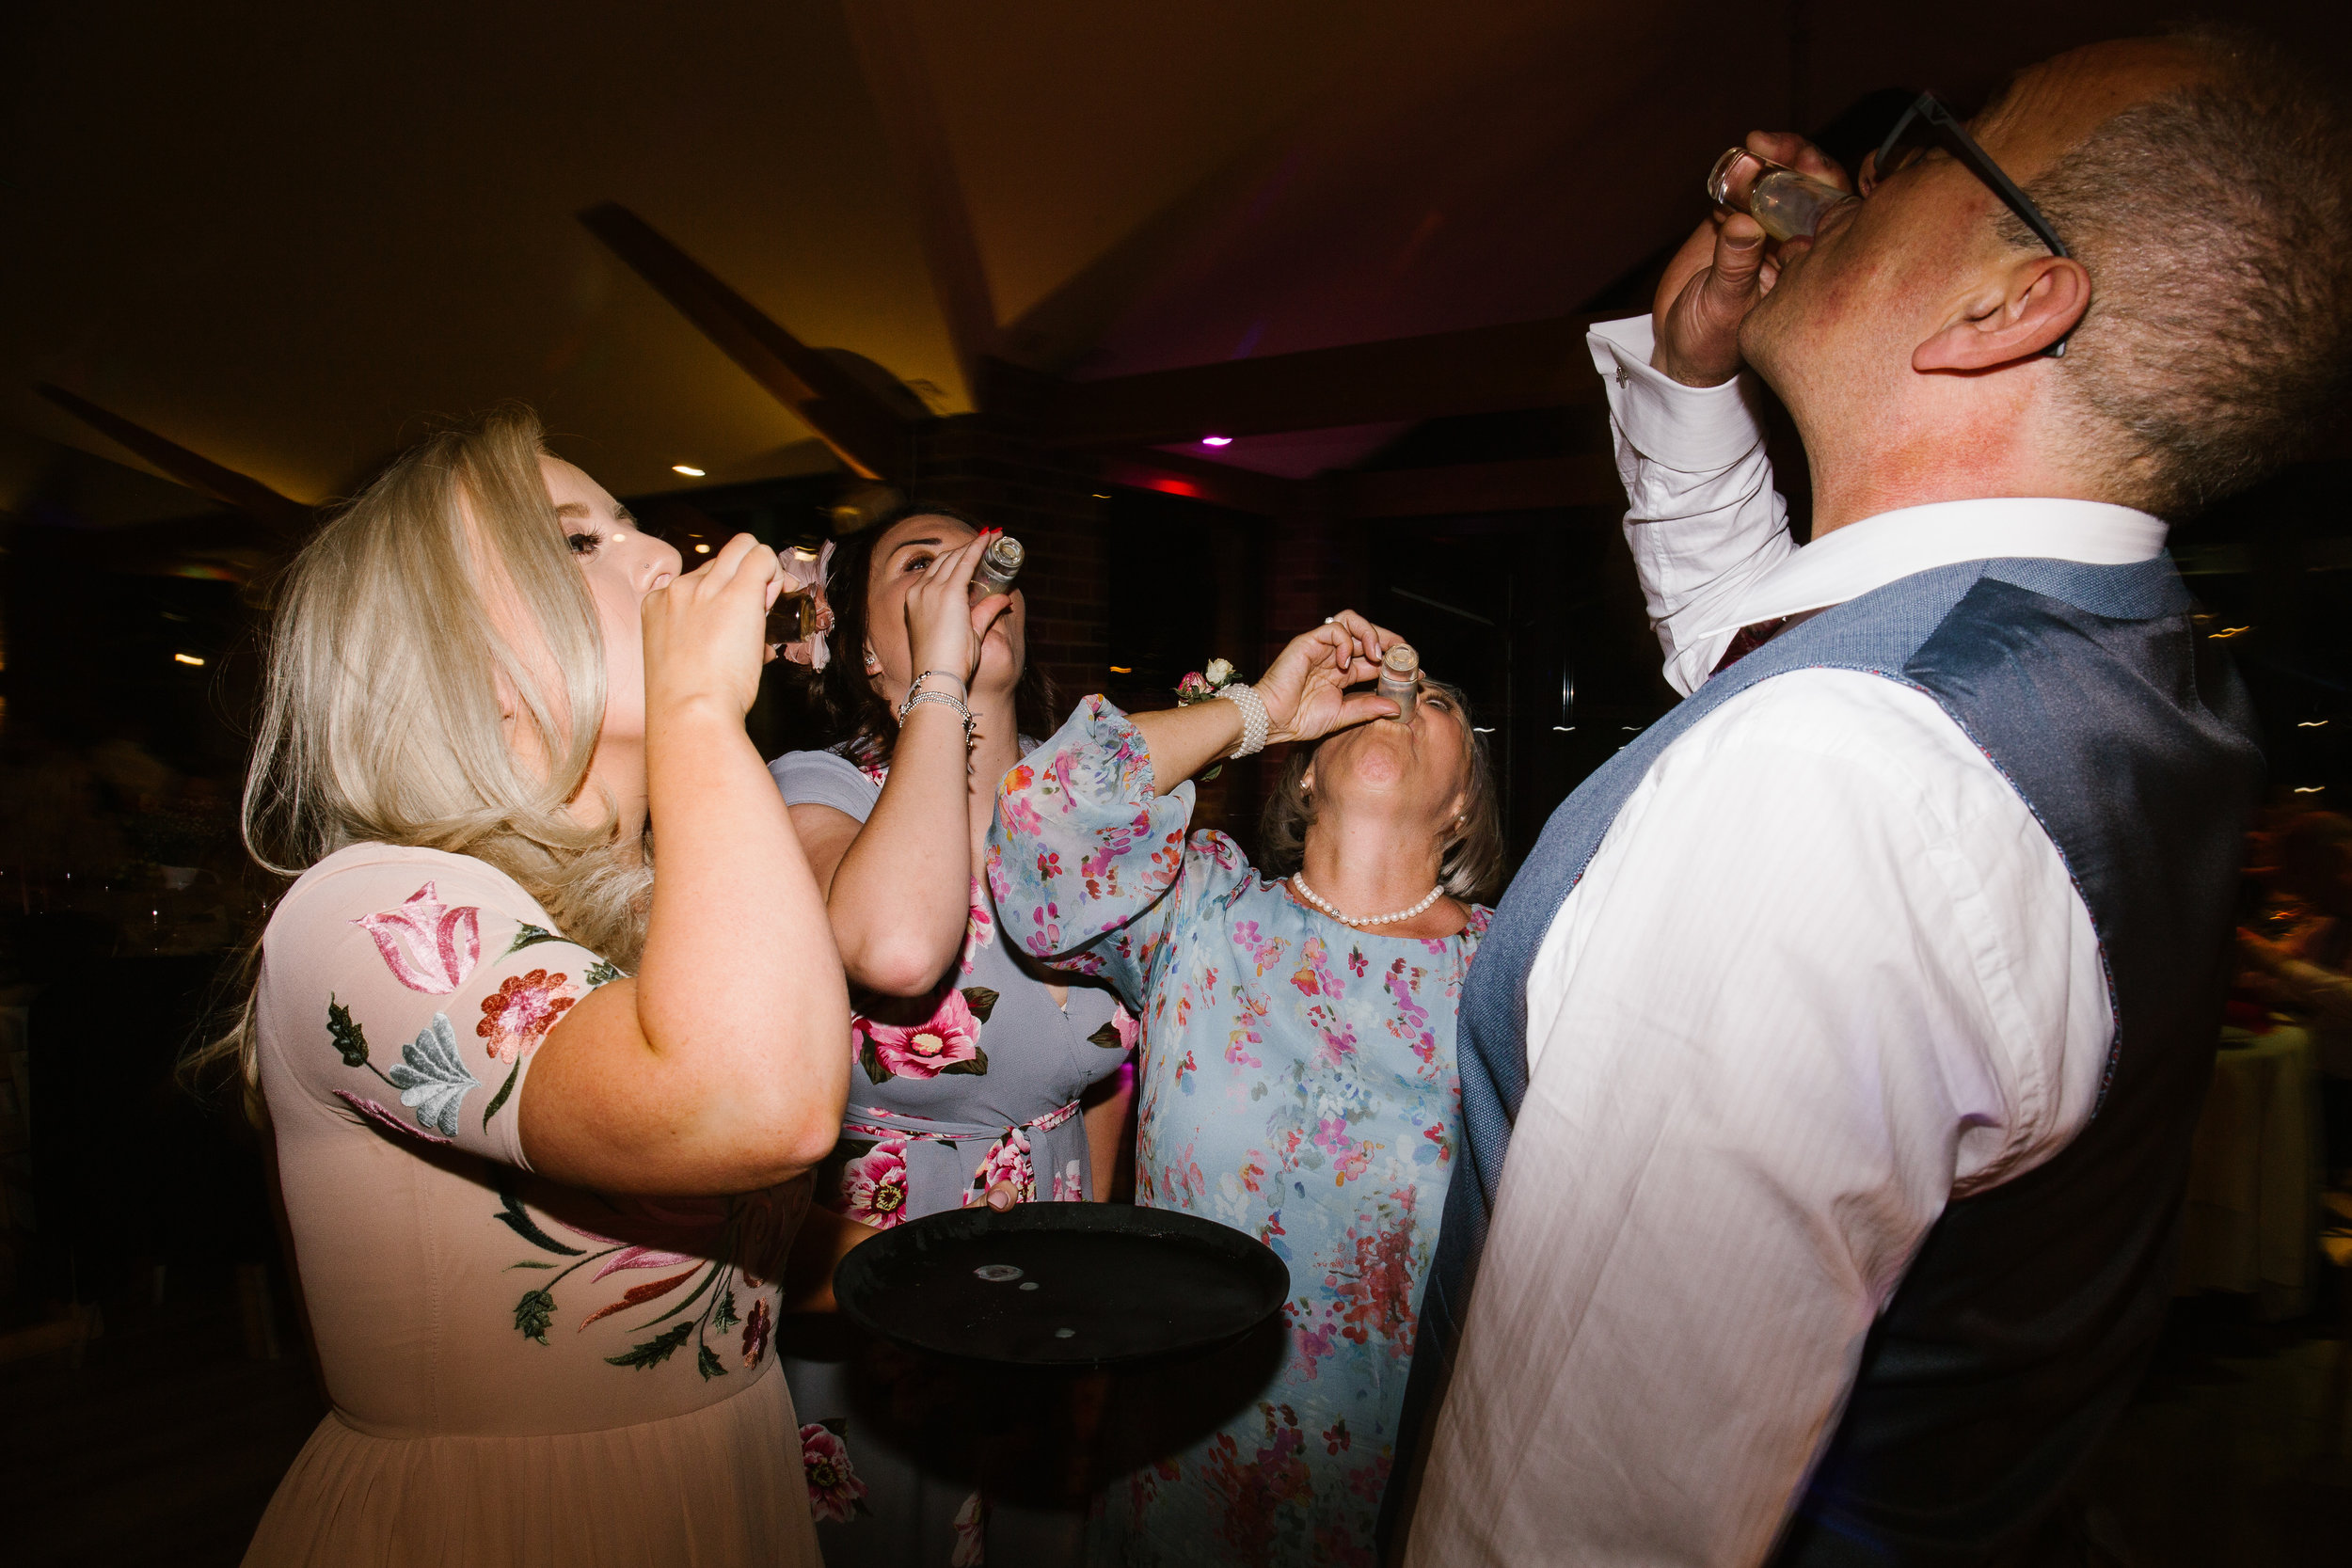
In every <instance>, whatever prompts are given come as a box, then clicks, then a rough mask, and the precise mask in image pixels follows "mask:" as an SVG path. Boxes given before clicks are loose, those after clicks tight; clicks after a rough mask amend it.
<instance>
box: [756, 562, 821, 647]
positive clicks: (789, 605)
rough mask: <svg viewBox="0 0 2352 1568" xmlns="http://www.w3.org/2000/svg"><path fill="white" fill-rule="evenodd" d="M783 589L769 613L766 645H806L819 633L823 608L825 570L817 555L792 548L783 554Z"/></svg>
mask: <svg viewBox="0 0 2352 1568" xmlns="http://www.w3.org/2000/svg"><path fill="white" fill-rule="evenodd" d="M784 571H785V578H786V586H785V590H784V592H783V593H781V594H777V595H776V602H775V604H774V605H773V606H772V607H771V608H770V610H769V611H768V645H769V646H770V647H771V648H782V647H785V646H787V645H788V644H791V643H794V642H805V641H808V640H809V639H810V638H811V637H813V636H815V635H816V633H817V631H818V617H819V613H820V612H821V611H822V610H823V609H824V600H823V599H822V597H820V594H822V592H823V589H824V581H823V578H824V568H823V566H822V565H821V564H819V557H818V552H817V551H815V550H812V549H810V548H809V547H808V546H805V545H794V546H790V547H789V548H787V550H786V551H785V552H784Z"/></svg>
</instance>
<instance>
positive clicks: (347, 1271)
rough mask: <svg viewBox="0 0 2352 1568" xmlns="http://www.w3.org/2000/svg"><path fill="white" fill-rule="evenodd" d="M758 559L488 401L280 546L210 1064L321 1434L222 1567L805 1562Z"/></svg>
mask: <svg viewBox="0 0 2352 1568" xmlns="http://www.w3.org/2000/svg"><path fill="white" fill-rule="evenodd" d="M777 572H778V569H777V563H776V560H775V557H774V556H773V555H772V554H771V552H770V551H768V550H767V549H765V548H763V547H761V546H758V545H757V544H755V542H754V541H752V540H751V539H750V538H748V537H739V538H736V539H734V540H732V541H730V542H729V543H728V544H727V545H726V546H724V547H723V549H721V550H720V552H719V553H718V554H717V555H716V556H714V557H713V558H712V559H711V561H710V562H709V563H708V564H707V565H705V566H703V567H702V568H701V569H700V570H698V571H696V572H693V573H691V574H684V573H683V572H682V568H681V563H680V562H679V559H678V555H677V552H676V551H675V550H674V549H672V548H671V547H670V546H667V545H665V544H662V543H660V541H658V540H655V539H651V538H648V537H646V536H645V535H644V533H642V532H640V531H638V529H637V527H636V524H635V522H634V520H633V519H632V518H631V517H630V516H629V515H628V512H627V511H626V510H625V509H624V508H622V507H620V506H619V505H618V504H617V503H615V502H614V501H613V499H612V497H611V496H609V495H607V494H606V493H605V492H604V491H603V490H602V489H601V488H600V487H598V486H597V484H596V482H595V481H593V480H591V479H590V478H589V477H588V476H587V475H586V474H584V473H582V472H580V469H578V468H576V467H572V466H571V465H569V464H566V463H562V462H559V461H557V460H556V459H554V458H552V457H550V456H548V454H547V453H546V452H545V451H543V450H542V448H541V446H540V439H539V430H538V426H537V424H536V422H535V421H533V420H531V419H530V418H529V417H528V416H526V415H521V414H513V413H509V414H503V415H499V416H494V417H492V418H491V419H489V420H485V421H483V422H482V423H480V424H478V425H476V426H474V427H471V428H469V429H465V430H458V431H453V432H450V433H447V434H444V435H441V436H436V437H435V438H433V439H432V440H430V441H428V442H426V443H425V444H424V445H423V446H422V447H421V448H419V449H418V450H417V451H413V452H411V453H409V454H408V455H407V456H406V457H405V458H403V459H401V460H400V461H399V462H397V463H395V464H394V465H393V466H392V467H390V468H389V470H387V471H386V472H385V473H384V475H383V476H382V477H380V478H379V479H377V480H376V481H375V482H374V483H373V484H371V485H370V486H369V487H368V489H367V491H366V492H365V493H364V494H363V495H362V496H361V497H360V498H359V499H358V500H357V501H355V502H353V503H352V504H351V505H350V506H349V507H348V508H346V509H345V510H344V511H342V513H341V514H340V515H337V516H335V517H333V518H331V519H330V520H329V521H327V522H326V524H325V525H324V526H323V527H322V528H321V529H320V531H318V533H317V534H316V536H315V537H314V538H312V540H311V541H310V543H309V544H308V545H307V546H305V547H304V548H303V550H302V552H301V554H300V555H299V556H298V557H297V558H296V560H295V562H294V565H293V567H292V569H291V571H290V573H289V576H288V578H287V579H286V582H285V584H284V586H283V589H282V591H281V595H280V599H279V603H278V609H277V611H276V616H275V623H274V626H273V630H272V642H271V647H270V652H269V661H268V684H267V689H266V691H265V694H264V699H263V705H262V727H261V733H260V736H259V738H258V740H257V743H256V747H255V752H254V760H253V765H252V771H251V774H250V777H249V779H248V783H247V790H246V833H247V838H248V840H249V842H250V843H251V844H252V845H253V847H254V849H255V852H256V854H257V855H258V856H259V857H260V858H261V859H262V860H263V861H264V863H270V864H272V865H274V866H277V867H278V868H279V869H281V870H283V871H285V872H287V873H289V874H291V873H293V872H295V871H299V872H300V876H299V879H297V880H296V881H295V882H294V886H293V887H292V888H291V889H290V890H289V891H288V892H287V893H286V895H284V897H283V898H282V899H281V900H280V901H279V903H278V908H277V910H276V911H275V914H274V916H273V918H272V919H271V921H270V923H269V927H268V930H267V932H266V933H265V935H264V936H263V938H262V946H261V954H260V969H259V976H258V981H257V984H256V985H255V988H254V990H253V993H252V997H251V1001H250V1004H249V1006H248V1008H247V1010H246V1017H245V1019H244V1021H243V1023H242V1025H241V1027H240V1028H239V1029H238V1030H237V1031H236V1032H235V1033H234V1034H232V1035H231V1036H230V1038H229V1039H228V1040H225V1041H223V1042H222V1044H221V1046H220V1047H218V1048H216V1049H217V1051H218V1052H219V1053H221V1054H224V1055H226V1054H229V1053H234V1054H235V1055H236V1057H237V1059H238V1060H239V1062H240V1064H241V1066H242V1068H243V1071H244V1074H245V1081H246V1088H247V1092H248V1103H251V1102H252V1101H253V1100H254V1099H255V1098H256V1097H258V1099H259V1100H260V1101H264V1102H265V1103H266V1124H267V1126H268V1128H269V1129H270V1130H271V1132H272V1133H273V1135H274V1137H275V1140H276V1144H277V1149H278V1169H279V1175H280V1180H281V1185H282V1187H283V1191H284V1196H285V1201H286V1210H287V1214H288V1217H289V1219H290V1220H291V1222H292V1226H293V1232H294V1253H295V1261H296V1265H297V1268H298V1271H299V1274H300V1276H301V1283H302V1290H303V1293H304V1295H305V1297H306V1299H307V1302H308V1306H309V1309H310V1323H311V1325H312V1328H313V1330H314V1332H315V1335H316V1338H317V1342H318V1350H319V1357H320V1361H321V1363H322V1366H323V1369H324V1371H325V1373H326V1386H327V1392H328V1394H329V1396H330V1397H331V1399H332V1402H333V1410H332V1413H331V1414H330V1415H329V1416H328V1417H327V1418H326V1420H324V1421H322V1422H321V1423H320V1424H319V1428H318V1430H317V1432H316V1433H314V1434H313V1435H312V1436H311V1438H310V1443H309V1444H308V1446H306V1447H305V1448H304V1449H303V1450H302V1453H301V1455H300V1457H298V1458H297V1459H296V1460H295V1461H294V1465H293V1467H292V1469H291V1470H289V1471H288V1473H287V1475H286V1478H285V1480H284V1481H283V1482H282V1483H281V1484H280V1485H279V1487H278V1494H277V1496H276V1497H275V1498H274V1499H273V1500H272V1502H271V1504H270V1507H269V1510H268V1513H266V1515H265V1516H264V1517H263V1518H262V1524H261V1528H260V1529H259V1531H258V1532H257V1533H256V1535H255V1537H254V1540H253V1544H252V1545H251V1547H250V1549H249V1550H248V1552H247V1554H246V1563H247V1564H251V1565H262V1568H278V1565H280V1564H285V1565H293V1564H319V1565H326V1564H333V1565H335V1568H366V1565H383V1568H395V1565H408V1564H418V1565H422V1564H433V1565H435V1568H454V1565H471V1564H481V1565H484V1568H488V1565H491V1564H496V1565H499V1568H520V1565H527V1564H545V1565H549V1568H553V1565H557V1564H566V1565H568V1564H579V1563H596V1564H599V1565H613V1564H628V1565H638V1564H645V1565H654V1564H660V1565H670V1564H679V1565H684V1564H726V1565H735V1564H752V1563H757V1564H762V1565H768V1564H779V1563H782V1564H815V1563H817V1562H818V1548H817V1544H816V1539H815V1532H814V1528H813V1527H812V1524H811V1521H810V1514H809V1504H808V1492H807V1486H806V1482H805V1481H804V1480H803V1474H802V1468H801V1444H800V1440H799V1430H798V1422H797V1421H796V1420H795V1418H794V1416H793V1412H792V1404H791V1397H790V1395H789V1393H788V1392H787V1388H786V1386H785V1380H784V1377H783V1376H782V1374H781V1373H780V1372H779V1371H778V1370H777V1368H776V1357H775V1354H774V1352H773V1350H772V1348H771V1343H770V1338H769V1337H770V1333H771V1325H772V1324H773V1323H774V1321H775V1313H776V1308H777V1293H778V1292H777V1284H776V1280H777V1275H778V1272H779V1269H780V1266H781V1263H782V1259H783V1258H784V1255H785V1253H786V1251H787V1248H788V1247H789V1244H790V1242H791V1238H792V1233H793V1230H794V1228H795V1227H796V1226H797V1224H798V1221H799V1217H800V1214H801V1212H802V1210H803V1207H804V1205H805V1202H806V1191H807V1182H806V1181H804V1180H800V1179H801V1178H802V1177H803V1173H804V1172H806V1171H807V1170H808V1169H809V1168H810V1167H812V1166H813V1165H814V1164H816V1163H817V1162H818V1160H820V1159H822V1158H823V1157H824V1155H825V1154H826V1152H827V1151H828V1150H829V1149H830V1148H832V1146H833V1142H834V1133H835V1131H836V1130H837V1128H838V1127H839V1124H840V1115H841V1106H842V1098H843V1094H844V1092H845V1088H846V1079H847V1069H848V1067H849V1053H848V1052H847V1051H846V1050H845V1049H844V1042H845V1041H846V1040H847V1039H848V1037H849V1014H848V1003H847V998H846V994H845V991H844V987H843V982H842V975H841V967H840V963H839V960H838V958H836V957H835V954H834V943H833V939H832V937H831V934H830V932H829V930H828V928H827V925H826V919H825V908H824V901H823V898H822V896H821V895H820V894H819V893H818V889H817V886H816V883H815V881H814V879H812V878H811V876H810V874H809V871H808V867H807V864H806V863H805V861H804V860H803V857H802V853H801V848H800V845H799V842H798V840H797V839H796V837H795V836H794V833H793V830H792V826H791V823H790V821H789V820H788V818H787V814H786V811H785V808H784V804H783V802H782V801H781V800H778V799H777V796H776V792H775V786H774V785H773V784H772V783H771V782H770V780H769V777H768V770H767V768H765V767H764V766H763V765H762V763H761V761H760V758H759V754H758V752H756V751H755V749H754V748H753V745H752V743H751V740H750V739H749V737H748V736H746V735H745V734H744V730H743V716H744V714H745V712H746V711H747V710H748V709H749V707H750V706H751V703H752V699H753V697H754V695H755V690H756V689H757V684H758V680H759V673H760V666H761V663H762V662H763V658H764V657H765V654H764V649H763V646H762V620H763V613H764V611H765V610H766V608H767V606H768V604H769V603H770V602H771V600H772V599H773V597H774V595H775V593H776V590H777V584H778V580H779V579H778V575H777ZM649 827H650V828H651V829H653V830H657V831H658V832H659V834H660V876H659V877H658V878H656V877H654V876H653V875H652V873H651V870H650V867H649V865H648V863H647V857H646V854H645V847H646V844H647V842H648V840H647V837H646V835H647V832H648V828H649ZM714 1195H716V1196H714Z"/></svg>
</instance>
